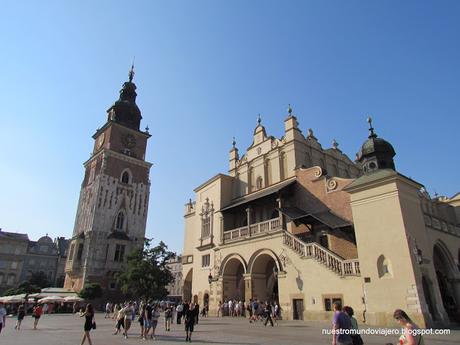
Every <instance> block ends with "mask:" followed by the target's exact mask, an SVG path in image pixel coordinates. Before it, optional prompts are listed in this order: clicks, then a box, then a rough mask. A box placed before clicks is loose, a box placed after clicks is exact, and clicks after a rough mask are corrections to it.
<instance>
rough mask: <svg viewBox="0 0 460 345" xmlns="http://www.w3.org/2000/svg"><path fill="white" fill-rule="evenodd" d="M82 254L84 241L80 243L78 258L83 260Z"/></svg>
mask: <svg viewBox="0 0 460 345" xmlns="http://www.w3.org/2000/svg"><path fill="white" fill-rule="evenodd" d="M82 255H83V243H80V244H79V245H78V252H77V260H81V257H82Z"/></svg>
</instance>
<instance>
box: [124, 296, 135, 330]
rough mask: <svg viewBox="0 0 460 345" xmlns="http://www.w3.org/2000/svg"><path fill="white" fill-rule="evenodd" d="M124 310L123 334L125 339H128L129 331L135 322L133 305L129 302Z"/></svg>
mask: <svg viewBox="0 0 460 345" xmlns="http://www.w3.org/2000/svg"><path fill="white" fill-rule="evenodd" d="M122 310H123V316H124V326H125V331H124V332H123V335H124V336H125V339H128V331H129V329H130V328H131V322H132V320H133V314H134V309H133V303H132V302H129V303H128V305H127V306H126V307H124V308H123V309H122Z"/></svg>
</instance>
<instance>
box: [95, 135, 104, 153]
mask: <svg viewBox="0 0 460 345" xmlns="http://www.w3.org/2000/svg"><path fill="white" fill-rule="evenodd" d="M104 139H105V133H102V134H101V135H100V136H99V138H98V139H97V149H98V150H99V149H100V148H101V147H102V145H104Z"/></svg>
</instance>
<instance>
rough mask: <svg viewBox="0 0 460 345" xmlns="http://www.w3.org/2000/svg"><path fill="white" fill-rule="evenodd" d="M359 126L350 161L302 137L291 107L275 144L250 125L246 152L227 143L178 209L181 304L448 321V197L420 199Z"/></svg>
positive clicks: (454, 222)
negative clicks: (221, 170) (221, 166)
mask: <svg viewBox="0 0 460 345" xmlns="http://www.w3.org/2000/svg"><path fill="white" fill-rule="evenodd" d="M369 124H370V128H369V136H368V138H367V140H365V142H364V144H363V145H362V147H361V149H360V150H359V153H358V155H357V159H356V161H352V160H350V159H349V158H348V157H347V156H346V155H345V154H344V153H342V152H341V150H340V149H339V147H338V144H337V143H336V142H335V141H334V143H333V146H332V148H328V149H324V148H323V147H322V146H321V144H320V143H319V142H318V140H317V139H316V138H315V136H314V134H313V132H312V131H311V130H309V131H308V134H307V136H304V135H303V134H302V132H301V130H300V129H299V125H298V122H297V119H296V117H295V116H294V115H293V114H292V109H291V108H289V110H288V116H287V118H286V119H285V121H284V127H285V133H284V136H283V137H282V138H281V139H277V138H275V137H273V136H268V135H267V133H266V131H265V128H264V127H263V125H262V124H261V121H260V118H259V121H258V124H257V126H256V128H255V129H254V133H253V143H252V145H251V146H250V147H249V148H248V149H247V152H245V153H244V154H242V155H240V153H239V152H238V149H237V148H236V144H235V142H234V143H233V147H232V148H231V150H230V155H229V161H230V169H229V172H228V174H218V175H216V176H214V177H212V178H210V179H209V180H207V181H205V182H204V183H203V184H201V185H200V186H198V187H197V188H196V189H195V190H194V192H195V201H192V200H191V201H190V202H189V203H187V204H186V205H185V215H184V219H185V233H184V248H183V255H182V264H183V268H182V276H183V298H184V299H185V300H194V301H196V302H198V303H200V304H201V305H206V304H208V305H209V310H210V313H211V314H212V313H216V312H217V308H218V307H217V306H218V303H219V302H224V301H225V300H228V299H236V300H244V301H246V302H248V301H249V300H250V299H258V300H260V301H274V300H276V301H278V302H279V303H280V307H281V310H282V317H283V318H284V319H300V320H307V319H309V320H315V319H316V320H318V319H328V318H330V317H331V315H332V312H331V305H332V303H333V302H334V301H336V300H338V301H341V302H342V303H343V304H344V305H350V306H352V307H353V308H354V309H355V313H356V315H357V317H358V318H360V319H361V321H365V322H366V323H368V324H373V325H382V326H384V325H387V326H390V325H391V326H394V320H393V318H392V314H393V311H394V310H395V309H397V308H401V309H404V310H406V311H407V312H408V313H409V315H411V316H412V317H413V318H414V320H415V321H416V322H418V323H419V324H420V325H425V326H427V325H449V324H450V323H453V322H458V321H459V307H460V265H459V260H460V257H459V256H460V193H459V194H457V195H456V196H454V197H452V198H446V197H435V198H431V197H430V196H429V195H428V193H427V192H426V191H425V189H424V188H423V185H422V184H420V183H419V182H417V181H414V180H412V179H410V178H408V177H406V176H404V175H403V174H401V173H399V172H398V171H397V170H396V167H395V163H394V160H393V158H394V156H395V154H396V153H395V150H394V148H393V146H392V145H391V144H390V143H389V142H387V141H385V140H384V139H382V138H380V137H378V136H377V134H376V133H375V130H374V128H373V127H372V122H371V121H369Z"/></svg>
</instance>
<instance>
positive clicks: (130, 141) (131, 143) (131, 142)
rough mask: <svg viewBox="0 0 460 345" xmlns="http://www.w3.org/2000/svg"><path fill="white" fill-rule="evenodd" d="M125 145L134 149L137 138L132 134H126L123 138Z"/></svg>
mask: <svg viewBox="0 0 460 345" xmlns="http://www.w3.org/2000/svg"><path fill="white" fill-rule="evenodd" d="M121 140H122V142H123V144H124V145H125V146H126V147H127V148H128V149H132V148H134V147H135V146H136V138H135V137H134V135H132V134H126V135H124V136H123V137H122V138H121Z"/></svg>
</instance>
